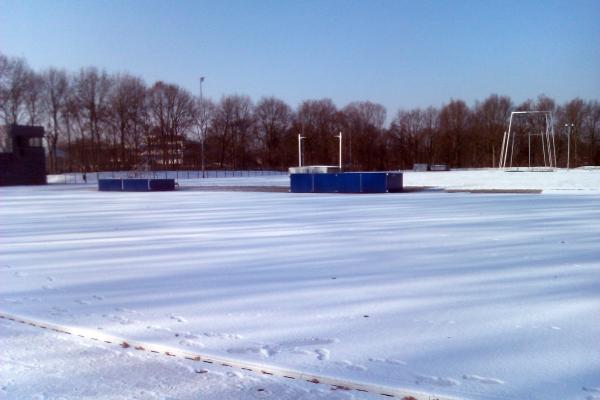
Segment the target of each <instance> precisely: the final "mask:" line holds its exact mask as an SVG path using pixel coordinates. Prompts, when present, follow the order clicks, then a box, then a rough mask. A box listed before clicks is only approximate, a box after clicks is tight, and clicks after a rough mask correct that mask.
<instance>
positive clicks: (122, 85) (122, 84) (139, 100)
mask: <svg viewBox="0 0 600 400" xmlns="http://www.w3.org/2000/svg"><path fill="white" fill-rule="evenodd" d="M113 82H114V85H113V87H112V90H111V92H110V95H109V99H108V103H109V106H108V107H109V110H108V113H109V120H110V124H111V126H112V131H113V133H114V135H113V136H114V138H113V152H115V153H117V154H118V157H117V161H116V163H115V164H116V165H117V166H118V168H119V169H130V168H132V167H134V166H136V164H138V160H137V155H139V154H140V152H141V149H142V140H143V139H142V137H143V134H144V133H145V132H146V125H147V110H146V92H147V89H146V85H145V84H144V82H143V81H142V80H141V79H140V78H137V77H134V76H131V75H128V74H124V75H117V76H115V77H113Z"/></svg>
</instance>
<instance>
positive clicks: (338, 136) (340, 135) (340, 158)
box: [335, 131, 342, 171]
mask: <svg viewBox="0 0 600 400" xmlns="http://www.w3.org/2000/svg"><path fill="white" fill-rule="evenodd" d="M335 137H336V138H339V139H340V155H339V160H340V171H341V170H342V131H340V134H339V135H335Z"/></svg>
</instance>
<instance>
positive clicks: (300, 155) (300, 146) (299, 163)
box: [298, 134, 306, 167]
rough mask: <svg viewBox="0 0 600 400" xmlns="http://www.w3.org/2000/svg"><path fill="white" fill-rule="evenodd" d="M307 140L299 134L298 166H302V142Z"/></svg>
mask: <svg viewBox="0 0 600 400" xmlns="http://www.w3.org/2000/svg"><path fill="white" fill-rule="evenodd" d="M303 139H306V137H304V136H302V135H301V134H298V166H299V167H301V166H302V140H303Z"/></svg>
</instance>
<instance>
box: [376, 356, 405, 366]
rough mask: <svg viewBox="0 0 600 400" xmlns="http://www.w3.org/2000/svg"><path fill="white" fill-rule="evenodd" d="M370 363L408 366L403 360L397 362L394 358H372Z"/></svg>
mask: <svg viewBox="0 0 600 400" xmlns="http://www.w3.org/2000/svg"><path fill="white" fill-rule="evenodd" d="M369 361H370V362H380V363H386V364H391V365H406V361H402V360H396V359H393V358H376V357H371V358H369Z"/></svg>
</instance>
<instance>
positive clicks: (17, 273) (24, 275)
mask: <svg viewBox="0 0 600 400" xmlns="http://www.w3.org/2000/svg"><path fill="white" fill-rule="evenodd" d="M13 275H14V276H16V277H17V278H24V277H26V276H27V275H28V274H27V272H21V271H17V272H15V273H14V274H13Z"/></svg>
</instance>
